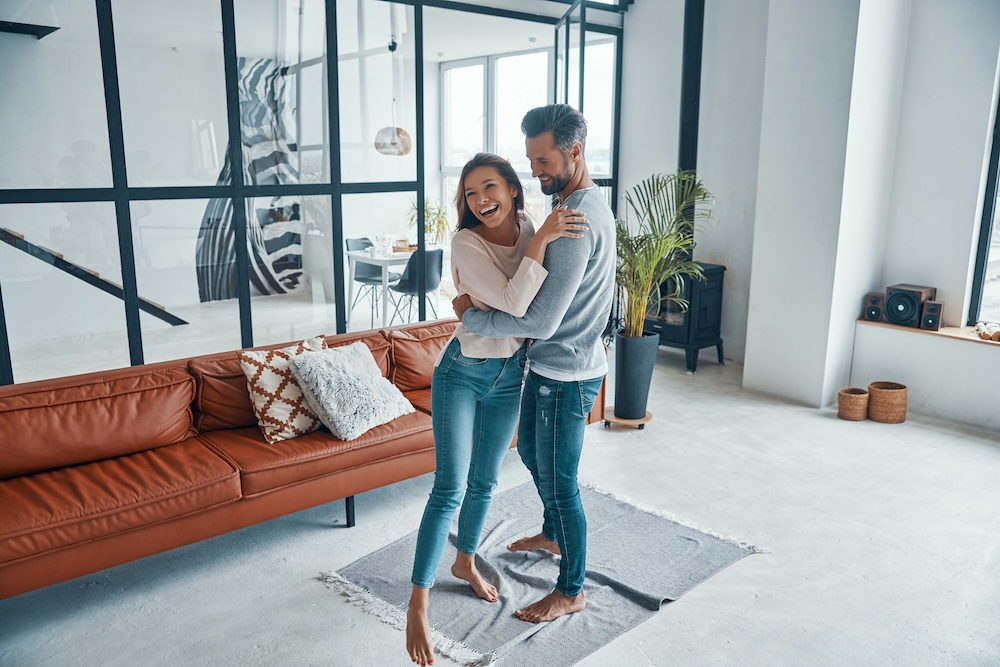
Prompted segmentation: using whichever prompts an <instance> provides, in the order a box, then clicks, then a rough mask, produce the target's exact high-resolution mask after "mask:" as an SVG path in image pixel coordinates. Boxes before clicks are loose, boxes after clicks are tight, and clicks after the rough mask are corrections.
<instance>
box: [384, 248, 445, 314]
mask: <svg viewBox="0 0 1000 667" xmlns="http://www.w3.org/2000/svg"><path fill="white" fill-rule="evenodd" d="M443 265H444V250H441V249H437V250H427V251H426V252H425V260H424V294H423V298H425V299H427V294H429V293H430V292H434V291H436V290H437V288H438V287H440V286H441V271H442V267H443ZM417 275H418V274H417V253H413V254H412V255H410V259H409V260H408V261H407V262H406V267H405V268H404V269H403V275H402V277H400V279H399V282H398V283H396V284H395V285H392V286H390V287H389V289H390V290H392V291H393V292H394V293H395V294H396V295H397V296H395V297H394V298H393V300H392V302H393V305H394V306H395V307H396V309H395V312H393V314H392V320H391V321H390V322H389V326H392V324H393V322H395V321H396V316H397V315H399V318H400V321H402V319H403V313H402V311H401V310H400V309H401V308H402V306H403V301H404V299H405V300H406V321H407V322H409V321H410V317H411V316H412V314H413V302H414V300H415V299H416V298H417V297H419V296H421V295H420V293H419V292H418V291H417ZM427 305H428V306H430V308H431V312H432V313H434V318H435V319H437V311H436V310H435V309H434V304H433V303H432V302H431V301H430V299H428V300H427Z"/></svg>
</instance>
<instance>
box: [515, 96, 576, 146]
mask: <svg viewBox="0 0 1000 667" xmlns="http://www.w3.org/2000/svg"><path fill="white" fill-rule="evenodd" d="M521 132H523V133H524V136H526V137H528V138H529V139H534V138H535V137H537V136H538V135H540V134H543V133H545V132H552V136H553V137H554V138H555V142H556V148H558V149H559V151H560V152H561V153H562V154H563V155H565V154H566V153H569V151H570V149H572V148H573V144H575V143H579V144H580V145H581V146H583V147H584V148H586V146H587V120H586V119H585V118H584V117H583V114H582V113H580V112H579V111H577V110H576V109H574V108H573V107H571V106H569V105H568V104H549V105H547V106H544V107H535V108H534V109H532V110H531V111H529V112H528V113H526V114H524V120H522V121H521Z"/></svg>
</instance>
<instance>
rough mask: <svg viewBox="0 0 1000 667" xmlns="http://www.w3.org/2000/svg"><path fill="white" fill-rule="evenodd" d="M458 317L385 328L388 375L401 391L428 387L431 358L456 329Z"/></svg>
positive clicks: (436, 355)
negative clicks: (387, 347) (388, 359)
mask: <svg viewBox="0 0 1000 667" xmlns="http://www.w3.org/2000/svg"><path fill="white" fill-rule="evenodd" d="M457 326H458V320H445V321H440V322H432V323H430V324H428V323H423V322H422V323H420V324H416V325H411V326H406V327H401V328H399V329H388V330H386V332H385V334H386V338H388V339H389V343H390V344H391V345H392V348H391V350H390V352H389V355H390V359H391V361H392V365H391V367H390V370H389V379H390V380H391V381H392V383H393V384H394V385H396V386H397V387H399V389H400V391H402V392H404V393H406V392H408V391H413V390H414V389H428V388H429V387H430V386H431V376H432V375H433V374H434V362H435V361H437V358H438V356H439V355H440V354H441V350H443V349H444V346H445V344H447V342H448V340H449V339H450V338H451V335H452V334H453V333H455V327H457Z"/></svg>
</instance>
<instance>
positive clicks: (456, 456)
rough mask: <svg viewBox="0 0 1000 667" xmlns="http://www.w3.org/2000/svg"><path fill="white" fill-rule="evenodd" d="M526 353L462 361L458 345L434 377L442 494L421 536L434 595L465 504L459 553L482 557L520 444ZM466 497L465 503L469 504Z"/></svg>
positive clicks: (419, 560) (420, 550) (421, 579)
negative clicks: (501, 485)
mask: <svg viewBox="0 0 1000 667" xmlns="http://www.w3.org/2000/svg"><path fill="white" fill-rule="evenodd" d="M524 366H525V346H522V347H521V349H519V350H518V351H517V352H515V353H514V354H513V355H512V356H511V357H509V358H504V359H476V358H472V357H466V356H463V355H462V352H461V345H460V343H459V341H458V340H457V339H456V340H453V341H452V342H451V343H450V344H449V345H448V349H447V350H445V353H444V357H442V359H441V363H440V364H438V367H437V368H436V369H434V375H433V376H432V378H431V420H432V422H433V424H434V456H435V459H436V462H437V467H436V469H435V471H434V487H433V488H432V489H431V495H430V498H429V499H428V500H427V506H426V508H424V516H423V519H421V521H420V530H419V531H418V532H417V553H416V556H415V557H414V559H413V576H412V578H411V581H412V582H413V585H414V586H418V587H420V588H430V587H431V586H433V585H434V575H435V573H436V572H437V569H438V564H439V563H440V561H441V554H442V553H443V552H444V545H445V543H446V542H447V541H448V531H449V529H450V528H451V521H452V518H453V517H454V516H455V510H456V509H458V507H459V504H461V506H462V511H461V512H459V515H458V541H457V545H456V546H457V548H458V550H459V551H460V552H462V553H465V554H474V553H476V548H477V547H478V546H479V535H480V533H481V532H482V530H483V524H484V523H485V522H486V513H487V511H489V508H490V501H491V500H492V498H493V490H494V489H495V488H496V486H497V477H498V476H499V474H500V465H501V464H502V463H503V457H504V454H506V453H507V449H508V448H509V447H510V443H511V441H512V440H513V439H514V429H515V428H516V426H517V410H518V403H519V399H520V395H521V380H522V379H523V378H524ZM463 496H464V499H463Z"/></svg>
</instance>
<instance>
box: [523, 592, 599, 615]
mask: <svg viewBox="0 0 1000 667" xmlns="http://www.w3.org/2000/svg"><path fill="white" fill-rule="evenodd" d="M586 606H587V598H586V596H585V595H584V594H583V591H580V594H579V595H574V596H573V597H570V596H568V595H563V594H562V593H560V592H559V591H552V592H551V593H549V594H548V595H546V596H545V597H543V598H542V599H541V600H539V601H538V602H535V603H533V604H529V605H528V606H527V607H525V608H524V609H518V610H517V611H515V612H514V615H515V616H517V617H518V618H519V619H521V620H522V621H527V622H529V623H545V622H546V621H554V620H555V619H557V618H559V617H560V616H565V615H566V614H575V613H576V612H578V611H583V609H584V608H585V607H586Z"/></svg>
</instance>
